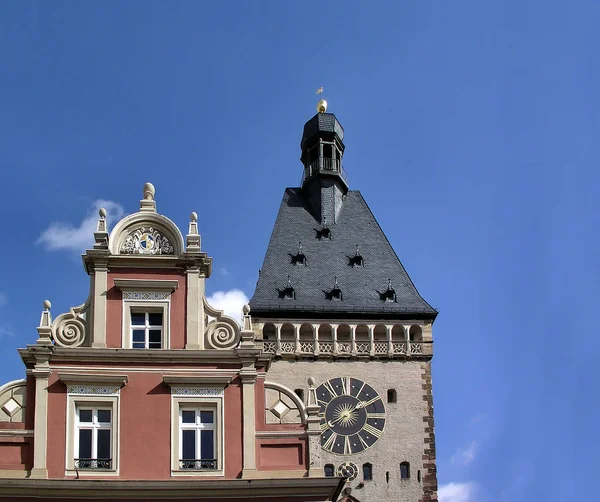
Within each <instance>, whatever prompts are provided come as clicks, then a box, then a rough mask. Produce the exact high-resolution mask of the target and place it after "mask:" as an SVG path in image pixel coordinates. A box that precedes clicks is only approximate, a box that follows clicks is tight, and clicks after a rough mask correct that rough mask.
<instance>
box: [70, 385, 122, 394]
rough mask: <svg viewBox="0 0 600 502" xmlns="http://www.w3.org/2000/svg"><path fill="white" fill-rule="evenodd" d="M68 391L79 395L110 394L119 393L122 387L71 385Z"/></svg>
mask: <svg viewBox="0 0 600 502" xmlns="http://www.w3.org/2000/svg"><path fill="white" fill-rule="evenodd" d="M67 392H68V393H69V394H77V395H94V396H110V395H114V394H119V393H120V392H121V387H119V386H118V385H114V386H113V385H69V386H67Z"/></svg>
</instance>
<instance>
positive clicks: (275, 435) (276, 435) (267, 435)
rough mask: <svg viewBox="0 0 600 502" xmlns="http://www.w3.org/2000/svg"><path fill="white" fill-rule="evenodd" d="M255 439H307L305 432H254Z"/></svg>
mask: <svg viewBox="0 0 600 502" xmlns="http://www.w3.org/2000/svg"><path fill="white" fill-rule="evenodd" d="M256 437H257V438H260V439H282V438H283V439H287V438H305V437H308V435H307V433H306V431H305V430H281V431H256Z"/></svg>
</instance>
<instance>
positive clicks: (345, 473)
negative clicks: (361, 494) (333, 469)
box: [337, 462, 358, 483]
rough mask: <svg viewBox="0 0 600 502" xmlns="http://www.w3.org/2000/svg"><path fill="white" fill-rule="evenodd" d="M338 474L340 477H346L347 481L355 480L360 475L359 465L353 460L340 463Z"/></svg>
mask: <svg viewBox="0 0 600 502" xmlns="http://www.w3.org/2000/svg"><path fill="white" fill-rule="evenodd" d="M337 475H338V476H339V477H340V478H346V482H347V483H349V482H350V481H354V480H355V479H356V477H357V476H358V467H356V464H354V463H353V462H344V463H343V464H340V465H338V468H337Z"/></svg>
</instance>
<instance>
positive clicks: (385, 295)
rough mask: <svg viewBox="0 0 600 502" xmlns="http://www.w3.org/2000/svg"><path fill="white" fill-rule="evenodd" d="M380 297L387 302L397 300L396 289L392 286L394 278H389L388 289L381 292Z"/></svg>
mask: <svg viewBox="0 0 600 502" xmlns="http://www.w3.org/2000/svg"><path fill="white" fill-rule="evenodd" d="M379 297H380V298H381V299H382V300H383V301H384V302H387V303H395V302H396V290H395V289H394V288H393V287H392V280H391V279H388V285H387V289H386V290H385V291H384V292H382V293H379Z"/></svg>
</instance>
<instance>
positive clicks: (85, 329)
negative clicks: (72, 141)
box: [0, 183, 343, 501]
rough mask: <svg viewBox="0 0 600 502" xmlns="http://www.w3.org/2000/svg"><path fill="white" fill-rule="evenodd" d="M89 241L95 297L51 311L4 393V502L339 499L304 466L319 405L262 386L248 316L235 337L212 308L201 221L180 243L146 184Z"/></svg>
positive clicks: (334, 488) (232, 324)
mask: <svg viewBox="0 0 600 502" xmlns="http://www.w3.org/2000/svg"><path fill="white" fill-rule="evenodd" d="M94 240H95V244H94V247H93V249H90V250H88V251H87V252H86V254H85V255H84V256H83V262H84V266H85V270H86V272H87V273H88V275H89V277H90V294H89V297H88V299H87V300H86V301H85V302H84V303H83V304H82V305H80V306H78V307H73V308H72V309H71V310H70V312H66V313H62V314H60V315H58V316H56V317H55V318H53V316H52V314H51V310H50V309H51V305H50V302H48V301H46V302H44V310H43V312H42V316H41V320H40V323H39V326H38V339H37V341H36V342H35V343H32V344H31V345H28V346H27V347H26V348H24V349H21V350H20V351H19V352H20V355H21V358H22V359H23V362H24V364H25V378H24V379H23V380H17V381H13V382H9V383H8V384H6V385H4V386H2V387H0V500H15V499H22V500H27V498H28V497H33V496H34V495H35V496H37V497H41V498H47V499H52V498H57V497H63V498H64V497H67V496H68V497H72V498H75V499H77V498H80V499H86V498H94V497H98V498H107V497H108V498H112V499H114V500H120V499H123V500H126V499H129V498H139V497H140V496H141V495H140V494H144V498H148V499H156V500H168V499H169V498H171V497H173V498H181V499H186V500H229V499H231V498H234V497H242V498H246V499H252V500H263V499H265V500H267V499H268V500H273V499H272V498H269V497H270V496H271V497H272V495H273V494H274V493H277V494H281V496H282V498H283V497H284V496H285V499H286V500H298V501H300V500H303V501H304V500H315V501H317V500H323V501H324V500H334V499H335V498H336V497H337V494H338V493H339V491H340V489H341V486H342V483H343V480H342V481H340V480H339V479H337V478H324V477H323V474H322V471H321V469H320V468H319V469H314V468H313V469H311V468H310V461H309V459H310V458H311V457H310V448H311V445H312V447H313V448H315V447H317V446H318V439H317V441H315V439H312V440H311V437H312V438H318V436H319V432H320V430H319V427H318V423H319V418H318V416H317V414H318V407H317V406H316V405H315V403H312V405H306V404H305V403H304V401H303V399H302V398H299V397H298V395H297V394H296V393H295V392H294V391H293V390H292V389H289V388H287V387H285V386H284V385H280V384H278V383H277V382H270V381H269V380H268V370H269V367H270V364H271V357H272V356H271V355H269V354H266V353H265V352H264V350H263V343H262V340H260V339H257V337H256V334H255V331H254V330H253V326H252V319H251V317H250V312H249V307H247V306H246V307H244V315H243V321H242V325H241V326H240V325H239V324H238V322H237V321H236V320H234V319H232V318H230V317H227V316H226V315H224V314H223V313H222V312H221V311H219V310H216V309H214V308H213V307H211V306H210V305H209V304H208V303H207V301H206V296H205V281H206V280H207V279H208V278H209V277H210V274H211V270H212V258H210V257H209V256H208V255H207V254H206V253H205V252H203V251H202V250H201V246H200V235H199V233H198V226H197V216H196V214H195V213H192V215H191V218H190V224H189V229H188V233H187V235H186V236H185V238H184V237H183V235H182V234H181V232H180V230H179V229H178V228H177V227H176V226H175V224H174V223H173V222H172V221H171V220H169V219H168V218H166V217H165V216H162V215H160V214H158V213H157V212H156V203H155V201H154V187H153V186H152V185H151V184H149V183H147V184H146V185H145V186H144V197H143V199H142V200H141V201H140V211H139V212H137V213H135V214H132V215H129V216H127V217H125V218H123V219H122V220H121V221H120V222H118V223H117V224H116V225H115V227H114V228H113V230H112V232H111V233H110V234H109V232H108V230H107V224H106V212H105V211H104V210H100V216H99V219H98V225H97V230H96V232H95V233H94ZM132 487H134V488H136V491H132ZM269 494H270V495H269ZM236 500H238V499H237V498H236Z"/></svg>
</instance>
